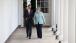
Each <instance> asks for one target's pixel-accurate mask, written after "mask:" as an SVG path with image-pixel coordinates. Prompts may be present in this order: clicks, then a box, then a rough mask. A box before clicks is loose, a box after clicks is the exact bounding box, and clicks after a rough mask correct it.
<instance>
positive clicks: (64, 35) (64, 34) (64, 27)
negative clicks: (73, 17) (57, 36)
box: [62, 0, 68, 43]
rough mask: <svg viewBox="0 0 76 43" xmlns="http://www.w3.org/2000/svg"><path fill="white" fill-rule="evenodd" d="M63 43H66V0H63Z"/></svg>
mask: <svg viewBox="0 0 76 43" xmlns="http://www.w3.org/2000/svg"><path fill="white" fill-rule="evenodd" d="M63 18H64V19H63V31H64V32H63V41H62V42H63V43H68V0H64V15H63Z"/></svg>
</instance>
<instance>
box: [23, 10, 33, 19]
mask: <svg viewBox="0 0 76 43" xmlns="http://www.w3.org/2000/svg"><path fill="white" fill-rule="evenodd" d="M33 16H34V14H33V10H30V15H29V14H28V9H25V10H24V19H26V18H27V20H33V19H32V18H33Z"/></svg>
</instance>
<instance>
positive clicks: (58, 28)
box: [56, 0, 60, 35]
mask: <svg viewBox="0 0 76 43" xmlns="http://www.w3.org/2000/svg"><path fill="white" fill-rule="evenodd" d="M57 3H58V5H57V6H58V8H57V9H58V13H57V15H58V19H57V21H58V23H57V32H56V35H60V0H57Z"/></svg>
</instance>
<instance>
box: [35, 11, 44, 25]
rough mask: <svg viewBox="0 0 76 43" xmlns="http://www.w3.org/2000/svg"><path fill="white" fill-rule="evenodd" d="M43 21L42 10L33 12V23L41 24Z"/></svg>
mask: <svg viewBox="0 0 76 43" xmlns="http://www.w3.org/2000/svg"><path fill="white" fill-rule="evenodd" d="M44 22H45V18H44V15H43V12H40V13H37V12H35V14H34V24H38V23H39V24H43V23H44Z"/></svg>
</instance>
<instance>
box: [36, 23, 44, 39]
mask: <svg viewBox="0 0 76 43" xmlns="http://www.w3.org/2000/svg"><path fill="white" fill-rule="evenodd" d="M42 25H43V24H39V23H38V24H36V29H37V36H38V38H42Z"/></svg>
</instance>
